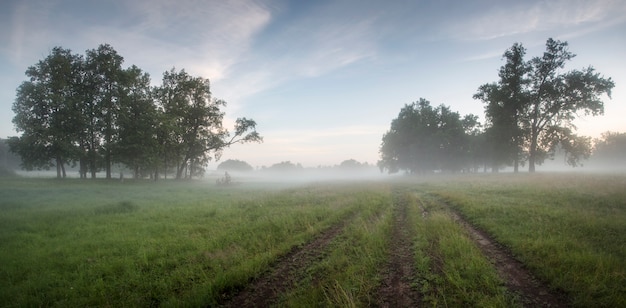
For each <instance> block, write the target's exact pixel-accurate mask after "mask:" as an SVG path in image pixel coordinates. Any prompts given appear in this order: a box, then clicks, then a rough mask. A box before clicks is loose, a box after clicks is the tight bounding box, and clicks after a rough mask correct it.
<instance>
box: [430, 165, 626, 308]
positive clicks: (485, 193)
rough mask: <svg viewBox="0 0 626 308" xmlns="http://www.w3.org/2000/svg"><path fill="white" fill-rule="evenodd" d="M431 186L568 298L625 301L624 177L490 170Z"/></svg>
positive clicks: (587, 302) (585, 303)
mask: <svg viewBox="0 0 626 308" xmlns="http://www.w3.org/2000/svg"><path fill="white" fill-rule="evenodd" d="M432 186H433V187H432V188H431V189H432V190H433V191H438V195H439V196H440V198H441V199H444V200H446V201H447V202H449V203H450V204H452V205H453V206H455V207H456V208H457V209H459V210H460V211H461V212H462V213H463V214H464V215H466V216H467V217H468V218H469V219H470V220H471V221H472V222H473V223H475V224H476V225H478V226H479V227H481V228H483V229H484V230H486V231H488V232H489V233H491V234H492V235H494V237H495V238H496V239H497V240H498V241H499V242H501V243H503V244H505V245H506V246H508V247H509V248H510V249H511V250H512V252H513V253H514V254H515V255H516V256H517V257H518V258H519V259H520V260H522V261H523V262H524V263H525V264H526V265H527V266H528V267H529V268H530V269H531V270H532V271H533V272H534V273H535V274H536V275H537V276H538V277H540V278H541V279H542V280H544V281H547V282H548V283H549V284H550V285H551V286H552V288H554V289H558V290H563V291H565V292H566V293H567V294H568V296H569V298H571V300H572V304H573V305H574V306H578V307H589V306H604V307H623V306H626V237H625V236H624V234H626V190H625V189H624V188H626V178H625V177H623V176H599V175H584V174H579V175H572V174H569V175H545V174H544V175H542V174H537V175H520V176H519V177H516V178H513V179H512V178H511V177H510V176H508V177H505V176H491V177H484V178H480V179H478V180H476V179H473V178H466V179H464V180H462V181H456V182H454V183H450V182H448V183H446V184H445V185H444V183H439V184H433V185H432Z"/></svg>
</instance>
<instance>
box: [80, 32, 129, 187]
mask: <svg viewBox="0 0 626 308" xmlns="http://www.w3.org/2000/svg"><path fill="white" fill-rule="evenodd" d="M123 62H124V58H123V57H122V56H120V55H119V54H118V53H117V51H115V49H113V47H112V46H111V45H108V44H103V45H100V46H98V48H97V49H92V50H87V57H86V78H85V80H84V82H85V84H86V85H87V86H88V87H87V88H86V90H87V91H89V93H88V98H89V100H90V102H89V103H90V104H92V108H93V109H92V110H91V112H92V113H93V114H92V115H91V116H93V117H94V118H95V122H93V123H91V124H92V125H93V126H95V128H94V129H93V131H91V132H90V133H91V134H93V135H92V136H91V137H92V138H91V140H92V142H94V143H98V142H99V141H101V142H102V144H101V146H100V150H101V151H102V153H103V156H104V168H105V171H106V178H107V179H110V178H111V164H112V162H113V158H112V156H113V148H114V147H115V142H116V141H117V137H118V136H117V132H118V127H117V125H118V124H117V120H118V117H119V114H120V112H119V108H120V102H121V95H122V93H123V84H122V82H121V79H122V77H123V76H122V75H123V69H122V63H123ZM96 148H97V146H96V144H92V145H91V149H90V150H91V151H92V152H93V153H94V155H92V159H95V157H96V156H95V149H96ZM94 164H95V162H93V161H92V165H94ZM94 169H95V168H94ZM93 172H94V170H92V176H94V177H95V173H93Z"/></svg>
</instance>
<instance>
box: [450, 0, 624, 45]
mask: <svg viewBox="0 0 626 308" xmlns="http://www.w3.org/2000/svg"><path fill="white" fill-rule="evenodd" d="M616 20H617V21H618V22H623V21H625V20H626V3H625V2H623V1H619V0H594V1H588V0H555V1H535V2H530V1H522V2H515V3H514V4H511V3H507V4H506V5H502V6H494V7H492V8H486V10H485V12H484V13H477V14H476V15H475V17H470V18H469V19H465V20H463V21H462V22H460V23H455V24H453V25H452V26H451V27H449V31H450V32H451V33H452V35H453V36H455V37H458V38H461V39H464V40H490V39H496V38H501V37H507V36H511V35H518V34H526V33H531V32H537V31H549V30H559V29H563V28H571V27H578V26H586V27H588V26H590V25H597V24H611V23H616Z"/></svg>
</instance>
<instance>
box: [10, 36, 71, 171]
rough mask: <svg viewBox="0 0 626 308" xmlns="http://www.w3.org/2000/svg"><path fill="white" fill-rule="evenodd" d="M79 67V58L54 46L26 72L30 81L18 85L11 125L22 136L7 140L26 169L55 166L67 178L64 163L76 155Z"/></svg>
mask: <svg viewBox="0 0 626 308" xmlns="http://www.w3.org/2000/svg"><path fill="white" fill-rule="evenodd" d="M81 65H82V57H81V56H79V55H75V54H72V52H71V51H70V50H69V49H63V48H61V47H55V48H53V49H52V51H51V52H50V55H48V56H47V57H46V58H45V59H44V60H41V61H39V62H38V63H37V64H35V65H34V66H31V67H29V68H28V70H27V71H26V76H28V77H29V80H28V81H25V82H23V83H22V84H21V85H20V86H19V88H18V89H17V97H16V99H15V102H14V104H13V111H14V112H15V117H14V118H13V123H14V124H15V128H16V130H17V131H18V132H21V133H22V135H21V136H20V137H14V138H12V139H11V140H10V141H9V144H10V146H11V149H12V150H13V151H14V152H16V153H18V154H19V155H20V156H21V157H22V163H23V167H24V168H25V169H26V170H33V169H48V168H50V167H52V166H54V167H56V171H57V177H59V178H61V177H65V176H66V172H65V164H67V163H68V162H69V161H71V160H73V158H74V156H75V153H76V143H75V142H74V141H75V139H74V137H75V134H74V132H75V131H76V129H77V126H78V125H79V123H78V119H79V115H78V114H77V113H78V112H79V110H76V108H75V105H76V103H77V101H78V100H79V95H78V92H79V91H78V84H79V82H80V67H81Z"/></svg>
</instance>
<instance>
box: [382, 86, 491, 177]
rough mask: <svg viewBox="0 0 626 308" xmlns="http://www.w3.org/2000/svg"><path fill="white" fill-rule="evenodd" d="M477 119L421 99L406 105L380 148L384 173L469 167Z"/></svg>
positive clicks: (454, 169)
mask: <svg viewBox="0 0 626 308" xmlns="http://www.w3.org/2000/svg"><path fill="white" fill-rule="evenodd" d="M478 125H479V123H478V121H477V117H476V116H474V115H471V114H470V115H467V116H465V117H463V118H461V116H460V115H459V113H458V112H453V111H452V110H450V108H449V107H447V106H445V105H439V106H438V107H432V106H431V105H430V102H429V101H427V100H426V99H423V98H421V99H420V100H419V101H417V102H414V103H411V104H407V105H405V106H404V107H403V108H402V109H401V110H400V113H399V114H398V117H397V118H396V119H394V120H392V122H391V128H390V130H389V131H388V132H387V133H385V135H384V136H383V140H382V144H381V146H380V154H381V160H380V161H379V162H378V166H379V168H380V169H381V171H385V170H386V171H388V172H390V173H395V172H398V171H400V170H404V171H406V172H409V173H430V172H434V171H437V170H439V171H450V172H456V171H460V170H463V169H464V168H469V167H470V161H471V156H472V153H471V149H472V146H471V144H470V143H471V141H472V139H471V138H470V135H472V133H473V132H474V131H475V128H476V127H477V126H478Z"/></svg>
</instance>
